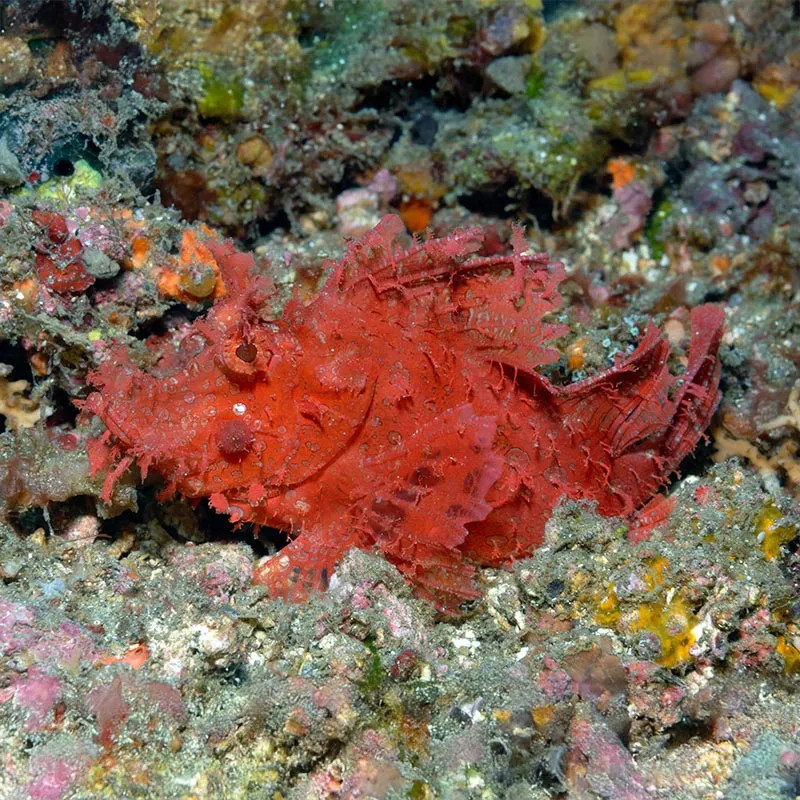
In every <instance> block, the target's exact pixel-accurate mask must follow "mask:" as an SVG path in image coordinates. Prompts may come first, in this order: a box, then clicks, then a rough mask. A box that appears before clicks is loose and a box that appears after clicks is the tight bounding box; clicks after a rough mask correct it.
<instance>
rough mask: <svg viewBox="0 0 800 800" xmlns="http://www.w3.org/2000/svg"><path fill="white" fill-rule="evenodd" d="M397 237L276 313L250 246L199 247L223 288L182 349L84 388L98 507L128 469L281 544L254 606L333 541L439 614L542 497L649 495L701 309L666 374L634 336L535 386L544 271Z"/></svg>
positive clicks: (294, 593) (293, 592) (373, 246)
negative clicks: (96, 434)
mask: <svg viewBox="0 0 800 800" xmlns="http://www.w3.org/2000/svg"><path fill="white" fill-rule="evenodd" d="M402 231H403V224H402V222H401V221H400V220H399V219H398V218H397V217H394V216H389V217H385V218H384V219H383V220H382V221H381V222H380V223H379V225H378V226H377V227H376V228H375V229H374V230H372V231H371V232H370V233H368V234H367V235H366V236H365V237H364V238H363V239H361V240H360V241H358V242H355V243H352V244H351V245H350V246H349V248H348V250H347V253H346V255H345V256H344V258H343V259H342V261H341V262H340V263H336V264H330V265H328V266H330V267H331V275H330V278H329V279H328V281H327V283H326V285H325V287H324V288H323V290H322V291H321V292H320V293H319V294H318V295H317V296H316V297H315V298H314V299H313V301H312V302H310V303H306V304H304V303H302V302H301V301H300V300H299V298H294V299H293V300H291V301H290V302H289V303H288V304H287V305H286V306H285V308H284V310H283V312H282V314H281V315H280V316H279V317H278V318H269V317H267V316H266V315H265V312H264V311H263V309H264V308H266V307H268V305H269V303H268V301H269V286H267V285H266V283H265V282H264V280H263V279H261V278H259V277H257V276H256V275H255V274H254V271H255V265H254V261H253V258H252V256H250V255H245V254H243V253H238V252H236V251H235V250H234V249H233V247H232V246H231V245H229V244H222V243H219V242H217V241H214V240H209V241H208V242H207V247H208V250H209V251H210V253H211V254H212V255H213V258H214V260H215V262H216V263H217V264H218V265H219V270H220V275H221V279H222V282H223V283H224V285H225V292H223V293H220V295H221V297H220V299H219V300H217V302H216V303H215V305H214V306H213V307H212V308H211V310H210V311H209V313H208V315H207V316H206V317H205V318H203V319H199V320H197V321H195V322H194V323H193V325H192V326H191V327H190V328H189V330H188V331H187V333H186V336H187V337H191V338H190V340H189V341H191V342H192V344H193V346H192V347H186V348H176V349H175V351H174V353H173V354H172V355H170V356H168V357H167V362H166V363H164V362H163V361H162V363H161V364H159V367H158V375H156V374H154V373H152V372H146V371H142V370H140V369H138V368H137V367H135V366H134V365H133V364H132V363H131V361H130V359H129V357H128V354H127V352H126V351H125V349H124V348H123V347H121V346H117V347H116V348H114V349H113V350H112V352H111V353H110V355H109V358H108V359H107V361H106V362H105V363H104V364H103V365H102V366H101V367H100V368H99V369H98V370H97V372H96V373H95V374H94V375H93V376H92V381H93V383H94V386H95V388H96V391H95V392H93V393H92V394H91V395H90V396H89V398H88V400H87V402H86V409H87V410H89V411H92V412H94V413H95V414H97V415H98V416H99V417H100V418H101V419H102V420H103V421H104V422H105V424H106V426H107V429H108V430H107V432H106V433H105V434H104V435H102V436H101V437H100V438H98V439H96V440H95V441H94V442H92V444H91V446H90V455H91V458H92V463H93V467H94V469H95V470H103V471H105V472H106V474H107V478H106V484H105V493H106V496H108V495H110V492H111V490H112V487H113V484H114V481H115V480H116V479H117V478H118V477H119V475H120V474H121V473H122V471H124V470H125V469H126V468H127V467H128V466H129V465H130V464H131V463H133V462H134V461H136V462H138V464H139V467H140V468H141V470H142V472H143V473H146V472H147V471H149V470H152V471H154V472H157V473H158V474H159V475H160V476H161V477H162V478H163V479H164V481H165V483H166V489H165V492H166V493H172V492H178V493H180V494H182V495H184V496H185V497H187V498H189V499H190V500H192V501H199V500H202V499H208V501H209V502H210V503H211V505H212V507H213V508H215V509H216V510H217V511H220V512H222V513H227V514H228V515H229V516H230V517H231V518H232V519H233V520H234V521H237V522H238V521H249V522H253V523H256V524H258V525H269V526H272V527H275V528H279V529H281V530H285V531H287V532H290V533H291V534H292V536H293V539H292V541H291V542H290V544H289V545H287V546H286V548H284V550H283V551H282V552H281V553H280V555H279V557H277V558H273V559H271V560H269V561H268V562H267V563H265V564H264V565H263V566H261V567H260V568H259V569H258V570H257V573H256V580H257V581H258V582H259V583H262V584H265V585H267V586H268V587H269V589H270V591H271V592H272V593H273V594H274V595H276V596H283V597H286V598H289V599H293V600H298V599H302V598H304V597H306V596H307V594H308V592H309V591H311V590H313V589H317V588H324V586H325V585H326V582H327V580H328V578H329V577H330V575H331V573H332V572H333V570H334V569H335V567H336V564H337V562H338V561H339V560H340V559H341V557H342V556H343V555H344V553H345V552H347V550H349V549H350V548H351V547H360V548H365V549H367V548H377V549H379V550H380V551H381V552H383V553H384V555H385V556H386V558H388V559H389V560H390V561H391V562H393V563H394V564H395V565H396V566H397V567H398V568H399V569H400V571H401V572H402V573H403V575H404V576H405V577H406V578H407V579H408V580H409V581H410V582H411V583H412V584H413V585H414V586H415V587H416V590H417V592H418V593H419V594H420V595H421V596H424V597H426V598H429V599H430V600H432V601H433V602H435V603H436V604H437V605H438V606H439V607H441V608H443V609H454V608H456V607H457V606H458V604H459V603H460V602H461V601H464V600H468V599H471V598H474V597H476V596H477V594H478V592H477V589H476V587H475V584H474V582H473V576H474V572H475V567H476V565H479V564H480V565H501V564H507V563H509V562H510V561H512V560H514V559H517V558H520V557H523V556H526V555H529V554H530V553H531V552H532V551H533V550H534V549H535V548H536V547H538V546H539V545H540V544H541V542H542V539H543V535H544V524H545V522H546V521H547V519H548V518H549V516H550V514H551V512H552V510H553V508H554V507H555V506H556V504H557V503H559V502H560V501H561V500H562V499H563V498H569V499H574V500H588V501H593V502H594V503H595V504H596V507H597V509H598V511H599V512H600V513H601V514H605V515H627V514H631V513H633V512H634V511H635V510H636V509H638V508H639V507H641V506H642V505H644V504H645V503H646V502H647V501H648V500H650V499H651V498H652V497H653V496H654V494H655V493H656V492H657V491H658V490H659V489H660V488H661V487H662V486H663V485H664V483H665V482H666V481H667V479H668V478H669V476H670V474H671V473H672V472H673V471H674V470H675V469H676V467H677V466H678V464H679V463H680V462H681V460H682V459H683V458H684V457H685V456H686V455H687V454H688V453H690V452H691V451H692V449H693V448H694V447H695V445H696V444H697V441H698V439H699V438H700V436H701V435H702V433H703V431H704V429H705V428H706V426H707V425H708V422H709V419H710V417H711V415H712V413H713V411H714V409H715V407H716V405H717V402H718V399H719V392H718V382H719V374H720V367H719V362H718V360H717V348H718V345H719V341H720V336H721V330H722V322H723V314H722V312H721V310H720V309H718V308H716V307H713V306H709V305H704V306H700V307H698V308H695V309H694V310H693V311H692V313H691V330H692V333H691V343H690V347H689V352H688V360H687V366H686V369H685V371H684V373H683V374H682V375H681V376H680V378H676V377H674V376H672V375H671V374H670V372H669V370H668V368H667V358H668V355H669V344H668V342H667V340H666V338H665V337H664V336H663V335H661V334H660V333H659V331H658V330H657V329H656V328H655V326H654V325H652V324H650V325H649V326H648V328H647V330H646V331H645V334H644V336H643V338H642V340H641V341H640V343H639V345H638V347H636V349H635V350H634V351H633V352H632V353H631V354H630V355H628V356H627V357H625V358H621V359H619V360H618V361H617V363H616V364H615V365H614V366H613V367H612V368H610V369H608V370H607V371H605V372H603V373H602V374H598V375H596V376H593V377H591V378H588V379H586V380H582V381H579V382H576V383H573V384H570V385H567V386H556V385H554V384H552V383H551V382H550V381H549V380H548V379H547V378H546V377H545V376H544V375H542V374H541V373H540V372H539V371H538V370H537V368H538V367H540V366H542V365H545V364H548V363H551V362H553V361H555V360H556V359H557V358H558V353H557V351H555V350H554V349H553V348H552V347H550V346H549V344H548V343H549V342H550V341H551V340H552V339H553V338H555V337H557V336H561V335H563V334H564V333H565V332H566V327H565V326H564V325H559V324H553V323H548V322H546V321H545V317H546V316H547V315H548V314H549V313H550V312H553V311H555V310H557V309H558V308H559V307H560V306H561V297H560V294H559V292H558V285H559V283H560V282H561V281H562V280H563V278H564V269H563V266H562V265H561V264H559V263H554V262H552V261H551V259H550V258H549V257H548V256H547V255H545V254H535V255H531V254H528V253H527V252H526V249H527V244H526V242H525V240H524V237H523V236H522V233H521V231H519V230H516V232H515V233H514V236H513V238H512V252H511V253H510V254H508V255H505V256H492V257H481V256H479V255H477V253H479V251H480V249H481V245H482V239H483V237H482V233H481V231H480V230H464V231H457V232H455V233H453V234H452V235H450V236H448V237H446V238H442V239H438V240H429V241H425V242H422V243H420V242H415V243H413V244H412V246H411V247H410V248H408V249H403V248H402V247H401V246H400V245H399V244H398V238H399V236H400V235H401V232H402ZM198 343H199V344H198ZM187 397H188V398H191V401H188V400H187V399H186V398H187Z"/></svg>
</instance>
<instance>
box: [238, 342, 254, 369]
mask: <svg viewBox="0 0 800 800" xmlns="http://www.w3.org/2000/svg"><path fill="white" fill-rule="evenodd" d="M257 355H258V349H257V348H256V346H255V345H254V344H252V343H251V342H242V343H241V344H240V345H239V346H238V347H237V348H236V357H237V358H238V359H239V360H240V361H244V363H245V364H252V363H253V362H254V361H255V360H256V356H257Z"/></svg>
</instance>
